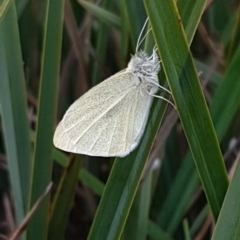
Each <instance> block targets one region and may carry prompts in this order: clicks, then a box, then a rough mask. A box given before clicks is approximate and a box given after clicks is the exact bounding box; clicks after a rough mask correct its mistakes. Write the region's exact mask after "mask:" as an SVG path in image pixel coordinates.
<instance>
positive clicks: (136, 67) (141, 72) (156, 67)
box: [126, 48, 160, 81]
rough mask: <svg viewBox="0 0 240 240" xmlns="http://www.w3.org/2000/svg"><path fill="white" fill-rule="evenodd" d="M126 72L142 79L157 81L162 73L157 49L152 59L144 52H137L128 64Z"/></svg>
mask: <svg viewBox="0 0 240 240" xmlns="http://www.w3.org/2000/svg"><path fill="white" fill-rule="evenodd" d="M126 71H130V72H132V73H134V74H135V75H137V76H138V77H140V78H150V79H152V80H155V81H156V79H157V75H158V72H159V71H160V61H159V58H158V55H157V52H156V49H155V48H154V49H153V53H152V55H151V56H150V57H149V56H148V55H147V54H146V53H145V52H143V51H138V52H136V54H135V55H133V56H132V58H131V60H130V62H129V63H128V67H127V69H126Z"/></svg>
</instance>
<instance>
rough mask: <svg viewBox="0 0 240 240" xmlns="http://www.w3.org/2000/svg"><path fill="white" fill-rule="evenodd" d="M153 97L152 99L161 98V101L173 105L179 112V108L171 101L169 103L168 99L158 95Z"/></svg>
mask: <svg viewBox="0 0 240 240" xmlns="http://www.w3.org/2000/svg"><path fill="white" fill-rule="evenodd" d="M151 96H152V97H156V98H159V99H162V100H163V101H165V102H167V103H169V104H171V105H172V106H173V107H174V108H175V109H176V110H177V107H176V106H175V105H174V104H173V103H172V102H171V101H169V100H168V99H167V98H165V97H162V96H158V95H151Z"/></svg>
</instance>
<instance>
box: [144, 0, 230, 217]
mask: <svg viewBox="0 0 240 240" xmlns="http://www.w3.org/2000/svg"><path fill="white" fill-rule="evenodd" d="M145 3H146V8H147V11H148V13H149V18H150V21H151V24H152V28H153V33H154V36H155V39H156V42H157V45H158V48H159V51H160V55H161V58H162V62H163V67H164V70H165V73H166V76H167V79H168V81H169V85H170V87H171V90H172V93H173V96H174V100H175V103H176V105H177V108H178V113H179V116H180V119H181V121H182V125H183V127H184V131H185V134H186V137H187V139H188V143H189V146H190V148H191V151H192V154H193V157H194V160H195V163H196V165H197V168H198V171H199V175H200V178H201V181H202V183H203V187H204V190H205V193H206V196H207V199H208V202H209V204H210V207H211V210H212V213H213V215H214V218H215V219H217V217H218V214H219V212H220V208H221V205H222V202H223V199H224V196H225V192H226V189H227V186H228V181H227V174H226V170H225V168H224V165H223V159H222V156H221V152H220V148H219V145H218V142H217V138H216V135H215V132H214V129H213V125H212V122H211V118H210V115H209V112H208V110H207V106H206V103H205V101H204V97H203V94H202V91H201V88H200V84H199V82H198V78H197V72H196V69H195V67H194V64H193V59H192V57H191V54H190V51H189V47H188V44H187V40H186V37H185V35H184V30H183V27H182V23H181V19H180V16H179V14H178V12H177V7H176V3H175V1H167V0H161V1H145ZM166 20H167V21H166ZM170 29H171V31H169V30H170ZM176 39H177V42H176ZM212 173H214V174H212Z"/></svg>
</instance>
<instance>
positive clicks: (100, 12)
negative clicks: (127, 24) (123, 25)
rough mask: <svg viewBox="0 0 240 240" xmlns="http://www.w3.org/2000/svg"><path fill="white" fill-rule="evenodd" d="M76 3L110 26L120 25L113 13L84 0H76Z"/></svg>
mask: <svg viewBox="0 0 240 240" xmlns="http://www.w3.org/2000/svg"><path fill="white" fill-rule="evenodd" d="M77 1H78V3H79V4H80V5H81V6H82V7H84V8H85V9H86V10H87V11H89V12H91V13H92V14H93V15H94V16H96V17H97V18H98V19H100V20H102V21H103V22H105V23H106V24H107V25H109V26H111V27H118V26H119V25H120V19H119V17H117V16H116V15H114V14H113V13H111V12H109V11H107V10H105V9H103V8H101V7H99V6H97V5H96V4H93V3H91V2H88V1H85V0H77Z"/></svg>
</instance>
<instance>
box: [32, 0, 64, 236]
mask: <svg viewBox="0 0 240 240" xmlns="http://www.w3.org/2000/svg"><path fill="white" fill-rule="evenodd" d="M62 20H63V1H56V0H49V2H48V4H47V14H46V28H45V36H44V48H43V51H44V52H43V58H42V72H41V87H40V92H39V106H38V121H37V132H36V142H35V152H34V168H33V177H32V186H31V189H32V192H31V205H33V204H34V203H35V201H36V200H37V199H38V198H39V196H41V194H42V193H43V192H44V189H45V188H46V186H47V185H48V184H49V182H50V181H51V173H52V148H53V147H52V146H53V144H52V139H53V131H54V123H55V111H54V109H56V107H55V106H56V99H57V98H56V96H57V89H58V88H57V86H58V78H59V69H60V56H61V43H62V40H61V39H62ZM48 204H49V197H47V198H46V199H45V200H44V201H43V202H42V204H41V205H40V207H39V209H38V210H37V211H36V213H35V215H34V216H33V219H32V221H31V222H30V225H29V227H28V231H27V234H28V239H36V240H37V239H41V240H43V239H46V238H47V223H48ZM36 229H38V234H36Z"/></svg>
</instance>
